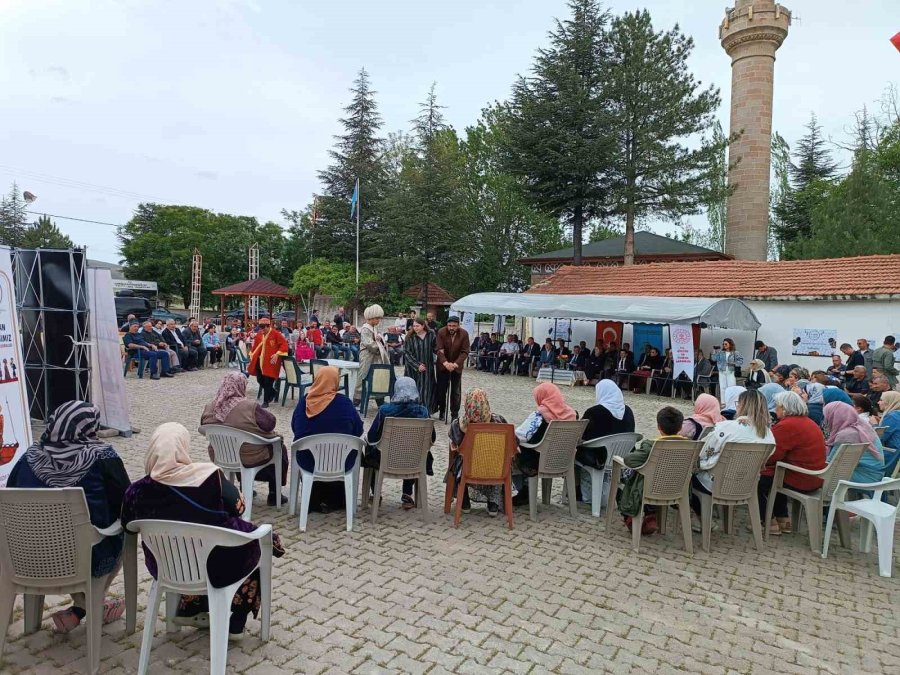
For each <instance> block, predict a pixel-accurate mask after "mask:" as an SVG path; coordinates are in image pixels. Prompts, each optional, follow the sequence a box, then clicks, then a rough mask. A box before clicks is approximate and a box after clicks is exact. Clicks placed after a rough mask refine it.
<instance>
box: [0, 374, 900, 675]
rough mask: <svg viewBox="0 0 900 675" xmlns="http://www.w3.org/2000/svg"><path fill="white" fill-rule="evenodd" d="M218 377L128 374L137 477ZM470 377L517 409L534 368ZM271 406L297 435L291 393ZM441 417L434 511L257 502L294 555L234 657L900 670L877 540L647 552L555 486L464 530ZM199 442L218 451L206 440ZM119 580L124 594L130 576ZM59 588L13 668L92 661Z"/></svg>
mask: <svg viewBox="0 0 900 675" xmlns="http://www.w3.org/2000/svg"><path fill="white" fill-rule="evenodd" d="M223 372H224V371H221V370H219V371H204V372H200V373H195V374H192V375H181V376H178V377H177V378H176V379H175V380H171V381H160V382H152V381H150V380H148V379H144V380H137V379H136V378H134V376H133V375H132V376H130V377H129V379H128V384H127V387H128V394H129V397H130V405H131V413H132V420H133V423H134V424H135V425H136V426H139V427H141V429H142V432H141V433H140V434H137V435H135V436H134V437H133V438H131V439H117V440H116V446H117V448H118V449H119V451H120V453H121V455H122V456H123V457H124V459H125V463H126V465H127V467H128V470H129V473H130V474H131V476H132V478H138V477H140V476H141V475H142V474H143V471H142V467H143V454H144V449H145V446H146V443H147V440H148V438H149V435H150V432H151V431H152V429H153V428H154V427H155V425H157V424H159V423H161V422H163V421H172V420H174V421H178V422H181V423H183V424H185V425H186V426H187V427H188V428H189V429H191V430H194V429H196V427H197V424H198V421H199V417H200V411H201V409H202V406H203V404H204V403H205V402H206V401H207V400H209V399H210V398H211V397H212V395H213V393H214V391H215V388H216V386H217V384H218V382H219V380H220V379H221V377H222V374H223ZM464 383H465V384H466V385H467V386H473V385H475V384H478V385H480V386H483V387H484V388H485V389H486V390H487V391H488V392H489V395H490V397H491V400H492V403H493V405H494V408H495V410H496V411H497V412H499V413H501V414H503V415H504V416H506V417H507V418H508V419H509V420H510V421H513V422H519V421H521V420H522V419H523V418H524V416H525V415H526V414H527V413H528V412H529V411H530V409H531V395H530V391H531V387H532V382H531V381H530V380H528V379H526V378H516V377H511V376H506V377H497V376H491V375H483V374H480V373H475V372H472V371H466V373H465V376H464ZM250 393H251V395H255V393H256V385H255V384H252V385H251V392H250ZM565 395H566V397H567V399H568V400H569V402H570V403H571V404H572V405H573V406H574V407H575V408H576V409H578V410H579V411H583V410H585V409H586V408H587V407H588V406H589V405H590V404H591V403H592V402H593V390H592V388H575V389H565ZM628 402H629V404H630V405H631V406H632V407H633V408H634V410H635V416H636V418H637V419H638V431H639V432H642V433H644V434H645V435H652V434H654V426H655V425H654V423H653V419H654V413H655V411H656V409H657V408H658V407H659V406H660V405H661V404H662V401H661V400H660V399H657V398H655V397H651V398H648V397H644V396H631V395H629V401H628ZM682 407H683V406H682ZM274 411H275V414H276V415H277V416H278V425H279V430H280V431H281V432H282V433H284V434H285V435H286V436H288V435H289V431H290V416H291V414H292V411H293V408H292V406H291V404H290V402H288V406H287V407H285V408H281V407H280V406H276V407H275V408H274ZM369 419H371V414H370V418H369ZM446 431H447V430H446V427H444V426H443V425H440V424H439V425H438V442H437V444H436V447H435V453H434V454H435V459H436V462H435V474H436V476H435V477H434V478H433V479H431V481H430V485H429V488H430V489H429V493H430V509H431V513H432V515H433V519H432V522H431V524H430V525H424V524H423V523H422V521H421V518H420V517H419V516H418V515H417V513H416V512H415V511H409V512H406V511H402V510H400V509H399V507H398V504H399V482H396V483H395V482H393V481H392V482H390V483H386V484H385V486H386V488H387V490H388V491H387V493H386V495H385V500H384V508H383V510H382V512H381V514H380V516H379V520H378V524H377V525H376V526H373V525H371V524H370V522H369V520H368V519H367V518H366V517H365V515H366V511H361V515H362V517H361V518H360V520H359V521H358V523H357V525H356V527H355V531H354V532H346V531H345V528H344V514H343V513H342V512H341V513H331V514H328V515H324V516H323V515H321V514H312V515H311V516H310V523H309V528H308V531H307V532H306V533H305V534H300V533H299V530H298V528H297V524H296V521H295V520H294V519H291V518H288V516H287V515H286V508H283V509H282V510H281V511H278V510H276V509H274V508H271V507H267V506H266V505H265V502H264V500H263V501H262V502H260V501H259V500H257V502H256V503H255V505H254V517H255V518H254V519H255V520H256V521H257V522H269V523H272V524H273V525H274V526H275V528H276V530H277V531H278V532H280V533H281V536H282V538H283V540H284V543H285V545H286V547H287V555H286V556H285V557H283V558H281V559H278V560H276V561H275V570H274V592H273V602H274V608H273V614H272V637H271V640H270V642H269V643H268V644H263V643H262V642H261V641H260V640H259V637H258V635H259V633H258V630H259V624H258V622H256V621H254V620H253V619H252V618H251V620H250V621H249V623H248V633H249V634H248V635H247V637H246V638H245V640H244V641H243V642H242V643H239V644H233V645H232V646H231V647H230V651H229V655H228V668H229V672H234V673H246V674H247V675H265V674H267V673H322V672H330V673H380V672H413V673H425V672H427V673H431V674H434V675H437V674H438V673H445V672H471V673H475V672H477V673H493V672H498V673H499V672H515V673H538V672H556V673H581V672H616V673H620V672H621V673H625V672H634V673H667V672H672V673H674V672H701V673H726V672H727V673H769V672H779V673H863V672H865V673H887V672H894V673H896V672H900V615H898V614H897V613H896V606H897V602H898V600H900V590H898V589H900V586H898V580H897V578H896V577H895V578H893V579H883V578H880V577H879V576H878V574H877V565H876V559H875V556H874V554H872V555H863V554H860V553H858V552H853V553H850V552H849V551H847V550H844V549H841V548H840V547H839V546H836V547H833V548H832V551H833V553H831V554H830V555H829V558H828V559H827V560H822V559H821V557H820V556H818V555H814V554H812V553H811V552H810V550H809V547H808V543H807V542H808V540H807V539H806V538H805V536H804V535H803V534H801V535H793V536H782V537H774V538H772V540H771V541H770V545H769V547H768V548H767V549H766V550H765V551H764V552H762V553H759V552H757V551H756V549H755V547H754V546H753V543H752V537H751V535H750V534H749V533H748V532H746V531H745V529H744V522H745V516H744V515H743V514H741V515H740V520H739V526H738V528H737V534H736V535H735V536H733V537H732V536H727V535H724V534H721V533H714V534H713V542H712V550H711V552H710V553H704V552H703V551H702V550H701V549H700V541H699V536H695V537H694V546H695V552H694V555H693V556H690V555H687V554H686V553H685V552H684V551H683V550H682V541H681V535H680V533H678V532H677V531H676V530H675V527H674V518H673V519H671V520H670V527H669V533H668V534H667V535H666V536H665V537H661V536H659V535H655V536H652V537H648V538H645V539H644V541H643V544H642V547H641V552H640V553H638V554H636V553H633V552H632V551H631V549H630V546H629V535H628V532H627V531H626V530H625V528H624V526H623V525H622V523H621V521H620V520H617V521H616V522H615V523H614V525H613V527H612V529H611V531H609V532H608V531H606V528H605V526H604V525H603V523H602V522H601V521H599V520H596V519H594V518H592V517H591V515H590V511H589V509H587V508H586V507H584V506H582V507H581V509H580V512H579V515H578V518H577V519H572V518H571V517H570V516H569V513H568V510H567V508H566V507H563V506H561V505H560V504H559V499H558V497H556V498H554V500H553V504H552V505H551V506H550V507H543V508H542V510H541V512H540V518H539V521H538V522H536V523H533V522H531V521H530V520H529V519H528V510H527V508H525V509H516V513H515V529H514V530H512V531H509V530H508V529H507V527H506V524H505V521H504V520H503V518H494V519H491V518H489V517H488V516H487V514H486V512H485V511H484V509H483V507H478V506H476V507H475V508H473V510H472V513H471V514H470V515H468V516H463V520H462V524H461V526H460V528H459V529H458V530H457V529H454V528H453V527H452V521H451V518H450V516H445V515H443V513H442V512H441V506H442V498H443V484H442V483H441V479H440V476H442V475H443V471H444V468H445V466H446V455H447V451H446V448H447V441H446ZM192 452H193V455H194V457H195V458H196V459H198V460H201V459H205V457H206V453H205V450H204V443H203V442H202V439H201V437H200V436H199V435H197V436H195V437H194V442H193V447H192ZM557 482H558V481H557ZM556 489H557V493H558V491H559V486H557V488H556ZM264 491H265V490H264V489H263V492H264ZM854 539H856V533H854ZM835 540H836V537H835ZM897 572H898V570H897V569H896V565H895V574H896V573H897ZM148 587H149V576H148V575H147V573H146V572H145V571H144V567H143V562H141V579H140V589H141V593H140V598H139V604H140V607H139V611H140V614H139V618H138V632H137V633H136V634H134V635H126V634H125V624H124V621H119V622H116V623H114V624H112V625H109V626H106V627H105V628H104V636H103V658H102V663H101V671H102V672H104V673H115V674H119V673H132V672H135V670H136V668H137V663H138V652H139V648H140V638H141V633H140V631H141V628H142V627H143V623H144V621H143V616H144V614H143V612H144V603H145V602H146V591H147V589H148ZM112 591H113V593H115V594H121V593H122V592H123V587H122V580H121V577H120V578H119V579H118V580H117V582H116V583H115V584H114V586H113V589H112ZM64 600H65V599H64V598H48V606H47V608H46V611H45V621H44V625H43V627H42V629H41V630H40V631H38V632H37V633H35V634H32V635H29V636H23V635H22V614H21V609H20V608H21V602H20V603H19V604H18V605H17V609H16V613H15V616H14V617H13V618H14V623H13V625H12V626H11V628H10V631H9V641H8V642H7V645H6V650H5V661H4V665H3V666H2V670H3V672H4V673H48V674H50V673H52V674H53V675H58V674H60V673H70V672H83V670H84V665H85V657H84V654H85V651H84V649H85V643H84V629H83V628H78V629H76V630H75V631H74V632H73V633H71V634H69V635H68V636H56V635H53V634H52V633H51V632H50V625H51V623H50V621H49V618H48V617H49V612H50V611H53V610H56V609H58V608H61V607H63V606H64V605H63V601H64ZM208 649H209V641H208V637H207V635H206V633H204V632H203V631H198V630H194V629H187V628H185V629H182V631H181V632H180V633H178V634H174V635H167V634H166V633H165V630H164V627H163V624H162V622H158V623H157V631H156V640H155V642H154V648H153V652H152V657H151V659H152V660H151V665H150V672H151V673H153V674H154V675H163V674H165V673H195V674H196V673H202V672H207V671H208V668H209V661H208V658H209V656H208Z"/></svg>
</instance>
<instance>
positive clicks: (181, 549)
mask: <svg viewBox="0 0 900 675" xmlns="http://www.w3.org/2000/svg"><path fill="white" fill-rule="evenodd" d="M261 527H271V526H270V525H262V526H261ZM128 530H129V531H131V532H137V533H139V534H140V535H141V542H142V543H143V544H144V545H145V546H146V547H147V548H149V549H150V552H151V553H152V554H153V557H154V558H155V559H156V566H157V579H158V580H159V581H160V582H161V583H162V584H164V585H165V586H166V587H168V588H172V589H174V590H176V591H179V592H181V593H202V594H204V595H205V594H206V590H207V585H206V583H207V569H206V562H207V559H208V558H209V554H210V553H211V552H212V550H213V549H214V548H215V547H216V546H226V547H234V546H243V545H244V544H246V543H248V542H249V541H251V538H250V537H247V535H246V534H244V533H243V532H238V531H236V530H228V529H225V528H223V527H214V526H212V525H199V524H197V523H183V522H180V521H176V520H135V521H132V522H130V523H128Z"/></svg>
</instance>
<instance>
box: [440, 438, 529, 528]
mask: <svg viewBox="0 0 900 675" xmlns="http://www.w3.org/2000/svg"><path fill="white" fill-rule="evenodd" d="M516 452H518V447H517V445H516V430H515V427H513V425H512V424H490V423H483V424H470V425H469V427H468V428H467V429H466V436H465V438H464V439H463V444H462V446H461V447H460V448H459V449H458V451H456V452H451V455H450V456H451V462H450V467H451V468H452V466H453V461H454V460H455V458H456V456H457V455H461V456H462V475H461V476H460V479H459V485H458V486H457V489H456V515H455V516H454V518H453V527H459V521H460V517H461V514H462V503H463V495H465V494H466V489H467V486H468V485H502V486H503V493H504V494H503V510H504V511H505V512H506V521H507V523H508V524H509V528H510V529H512V526H513V513H512V478H511V473H512V460H513V457H514V456H515V454H516ZM454 481H455V476H452V475H450V473H449V470H448V475H447V490H446V493H445V494H444V513H449V512H450V502H451V501H452V499H453V483H454Z"/></svg>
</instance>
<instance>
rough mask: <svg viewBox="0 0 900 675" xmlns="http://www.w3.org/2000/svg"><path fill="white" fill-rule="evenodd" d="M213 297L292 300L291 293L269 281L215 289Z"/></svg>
mask: <svg viewBox="0 0 900 675" xmlns="http://www.w3.org/2000/svg"><path fill="white" fill-rule="evenodd" d="M212 294H213V295H248V296H254V295H255V296H260V297H264V298H293V297H295V296H294V294H293V293H291V291H290V290H289V289H287V288H285V287H284V286H282V285H281V284H276V283H275V282H274V281H272V280H271V279H263V278H261V277H260V278H259V279H248V280H247V281H242V282H240V283H239V284H232V285H231V286H226V287H225V288H217V289H216V290H214V291H213V292H212Z"/></svg>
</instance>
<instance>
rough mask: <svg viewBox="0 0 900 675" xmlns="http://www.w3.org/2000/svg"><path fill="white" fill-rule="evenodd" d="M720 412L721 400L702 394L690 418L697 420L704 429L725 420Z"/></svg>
mask: <svg viewBox="0 0 900 675" xmlns="http://www.w3.org/2000/svg"><path fill="white" fill-rule="evenodd" d="M719 410H720V407H719V400H718V399H717V398H716V397H715V396H712V395H710V394H700V395H699V396H698V397H697V401H696V402H695V403H694V412H692V413H691V415H690V417H693V418H694V419H695V420H697V421H698V422H699V423H700V426H702V427H712V426H715V425H716V424H718V423H719V422H721V421H722V420H724V419H725V418H724V417H722V413H721V412H719Z"/></svg>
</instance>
